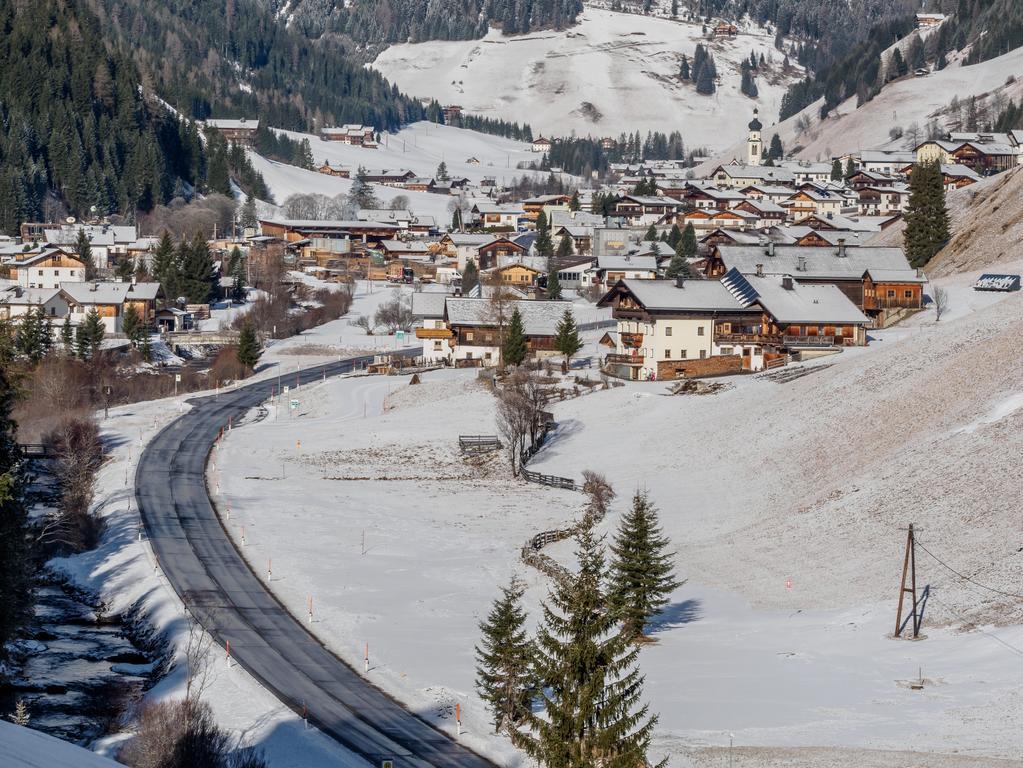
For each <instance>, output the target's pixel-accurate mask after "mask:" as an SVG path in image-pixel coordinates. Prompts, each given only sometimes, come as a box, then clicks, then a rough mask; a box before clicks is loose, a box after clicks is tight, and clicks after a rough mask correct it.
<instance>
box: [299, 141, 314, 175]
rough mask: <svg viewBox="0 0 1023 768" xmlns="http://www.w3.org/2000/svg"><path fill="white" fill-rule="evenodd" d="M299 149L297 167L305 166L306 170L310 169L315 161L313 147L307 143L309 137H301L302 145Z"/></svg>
mask: <svg viewBox="0 0 1023 768" xmlns="http://www.w3.org/2000/svg"><path fill="white" fill-rule="evenodd" d="M299 151H300V154H299V158H298V166H299V168H305V169H306V170H307V171H311V170H312V169H313V166H314V165H315V164H316V161H315V160H313V148H312V146H311V145H310V144H309V139H302V145H301V149H300V150H299Z"/></svg>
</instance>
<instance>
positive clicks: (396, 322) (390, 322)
mask: <svg viewBox="0 0 1023 768" xmlns="http://www.w3.org/2000/svg"><path fill="white" fill-rule="evenodd" d="M373 321H374V322H375V323H376V324H377V325H382V326H383V327H384V328H386V329H387V330H388V331H389V332H391V333H394V332H395V331H408V330H411V328H412V323H414V322H415V317H414V316H413V314H412V301H411V300H410V299H409V298H408V297H407V296H405V295H404V294H402V292H401V291H400V290H395V291H394V294H393V296H392V298H391V300H390V301H388V302H386V303H384V304H381V305H380V307H379V308H378V309H377V311H376V314H375V315H374V316H373Z"/></svg>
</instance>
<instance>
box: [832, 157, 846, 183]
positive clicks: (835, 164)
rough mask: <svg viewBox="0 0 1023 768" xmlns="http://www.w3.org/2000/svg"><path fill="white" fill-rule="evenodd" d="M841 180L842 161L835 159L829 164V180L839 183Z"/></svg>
mask: <svg viewBox="0 0 1023 768" xmlns="http://www.w3.org/2000/svg"><path fill="white" fill-rule="evenodd" d="M842 178H843V176H842V161H841V160H839V159H838V158H837V157H836V158H835V159H834V161H832V163H831V180H832V181H841V180H842Z"/></svg>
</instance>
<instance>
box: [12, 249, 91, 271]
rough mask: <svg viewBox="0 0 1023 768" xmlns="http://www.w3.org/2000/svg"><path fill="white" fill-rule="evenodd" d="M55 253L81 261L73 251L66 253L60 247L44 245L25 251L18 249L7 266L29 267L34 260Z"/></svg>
mask: <svg viewBox="0 0 1023 768" xmlns="http://www.w3.org/2000/svg"><path fill="white" fill-rule="evenodd" d="M18 247H19V248H21V247H23V246H18ZM57 253H59V254H61V255H62V256H66V257H67V258H71V259H75V260H76V261H81V259H79V258H78V256H77V255H76V254H74V253H68V252H67V251H65V250H62V249H60V248H45V247H44V248H40V249H39V250H37V251H25V252H20V251H19V255H18V257H16V258H15V259H14V260H13V261H11V262H9V263H8V266H11V267H30V266H32V265H33V264H35V263H36V262H38V261H41V260H42V259H47V258H49V257H50V256H53V255H54V254H57Z"/></svg>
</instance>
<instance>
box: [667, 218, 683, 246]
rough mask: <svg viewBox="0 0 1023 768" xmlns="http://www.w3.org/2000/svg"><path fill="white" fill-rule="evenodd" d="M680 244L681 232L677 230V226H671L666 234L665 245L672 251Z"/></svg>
mask: <svg viewBox="0 0 1023 768" xmlns="http://www.w3.org/2000/svg"><path fill="white" fill-rule="evenodd" d="M680 242H682V230H681V229H679V228H678V224H672V225H671V231H670V232H668V239H667V243H668V245H670V246H671V247H672V250H674V249H675V248H678V244H679V243H680Z"/></svg>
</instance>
